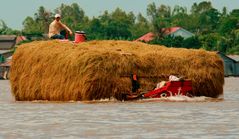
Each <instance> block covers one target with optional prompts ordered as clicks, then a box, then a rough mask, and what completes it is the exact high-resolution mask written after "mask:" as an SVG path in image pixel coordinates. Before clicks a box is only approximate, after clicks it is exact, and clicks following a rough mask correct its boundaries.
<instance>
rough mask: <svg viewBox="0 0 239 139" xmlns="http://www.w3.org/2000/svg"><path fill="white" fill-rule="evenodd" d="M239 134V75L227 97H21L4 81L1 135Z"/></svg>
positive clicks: (29, 138)
mask: <svg viewBox="0 0 239 139" xmlns="http://www.w3.org/2000/svg"><path fill="white" fill-rule="evenodd" d="M33 138H34V139H54V138H56V139H58V138H59V139H65V138H66V139H75V138H86V139H88V138H89V139H91V138H93V139H98V138H102V139H107V138H109V139H111V138H116V139H118V138H124V139H125V138H126V139H127V138H128V139H134V138H135V139H138V138H148V139H153V138H160V139H161V138H167V139H192V138H197V139H239V78H232V77H231V78H225V85H224V96H223V99H210V98H206V97H198V98H186V97H174V98H169V99H167V100H165V99H164V100H162V99H153V100H140V101H134V102H119V101H108V100H102V101H96V102H68V103H59V102H58V103H57V102H16V101H15V100H14V98H13V97H12V95H11V91H10V83H9V81H3V80H0V139H33Z"/></svg>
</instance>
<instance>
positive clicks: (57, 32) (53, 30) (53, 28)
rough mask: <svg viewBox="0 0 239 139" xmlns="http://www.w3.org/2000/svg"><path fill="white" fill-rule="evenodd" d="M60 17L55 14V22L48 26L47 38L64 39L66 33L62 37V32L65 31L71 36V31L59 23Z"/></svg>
mask: <svg viewBox="0 0 239 139" xmlns="http://www.w3.org/2000/svg"><path fill="white" fill-rule="evenodd" d="M60 19H61V15H60V14H56V15H55V20H54V21H53V22H52V23H51V24H50V26H49V34H48V36H49V38H51V39H66V38H67V37H66V36H65V35H66V32H65V35H62V34H61V32H62V31H67V32H69V34H70V35H72V31H71V30H70V29H69V28H68V27H67V26H66V25H65V24H63V23H61V21H60Z"/></svg>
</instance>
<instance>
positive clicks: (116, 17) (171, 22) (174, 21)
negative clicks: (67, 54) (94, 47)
mask: <svg viewBox="0 0 239 139" xmlns="http://www.w3.org/2000/svg"><path fill="white" fill-rule="evenodd" d="M56 13H60V14H61V15H62V22H63V23H65V24H67V25H68V26H69V27H70V28H71V29H72V30H73V31H76V30H84V31H85V32H86V33H87V38H88V40H103V39H114V40H135V39H137V38H139V37H140V36H142V35H144V34H146V33H148V32H154V34H156V39H155V40H154V41H152V42H150V43H153V44H162V45H165V46H168V47H183V48H196V49H198V48H203V49H206V50H211V51H221V52H223V53H227V54H239V9H233V10H232V11H228V10H227V8H226V7H223V9H220V10H218V9H215V8H214V7H213V6H212V4H211V2H210V1H203V2H200V3H194V4H193V5H192V6H191V9H189V10H188V9H187V8H186V7H182V6H179V5H176V6H175V7H170V6H167V5H163V4H162V5H156V4H155V3H151V4H149V5H148V6H147V16H146V17H145V16H143V14H141V13H139V14H137V15H135V14H134V13H133V12H125V11H124V10H122V9H120V8H116V9H115V10H113V11H112V12H109V11H104V12H103V13H102V14H101V15H99V16H97V17H92V18H89V17H88V16H87V15H86V14H85V12H84V10H83V9H82V8H81V7H80V5H79V4H77V3H73V4H71V5H67V4H61V5H60V6H59V7H57V8H56V9H55V10H54V11H49V10H46V9H45V8H44V7H43V6H40V7H39V9H38V10H37V11H36V13H35V14H34V16H33V17H30V16H28V17H26V18H25V20H24V21H23V29H22V30H20V31H17V30H12V29H10V28H8V27H7V25H6V24H5V23H4V21H2V20H0V34H23V35H29V34H35V35H37V34H38V35H41V34H47V33H48V27H49V24H50V23H51V22H52V21H53V17H54V14H56ZM173 26H180V27H182V28H184V29H186V30H188V31H190V32H192V33H194V34H195V36H193V37H191V38H187V39H183V38H182V37H170V36H165V35H164V33H163V28H167V27H173Z"/></svg>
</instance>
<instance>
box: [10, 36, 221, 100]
mask: <svg viewBox="0 0 239 139" xmlns="http://www.w3.org/2000/svg"><path fill="white" fill-rule="evenodd" d="M223 73H224V69H223V62H222V60H221V59H220V58H219V56H218V55H217V54H216V53H215V52H208V51H205V50H195V49H183V48H167V47H164V46H159V45H149V44H145V43H141V42H130V41H89V42H83V43H79V44H75V43H73V42H61V41H57V40H53V41H36V42H32V43H27V44H23V45H21V46H19V47H18V49H17V50H16V52H15V54H14V55H13V59H12V66H11V75H10V82H11V89H12V94H13V95H14V97H15V99H16V100H17V101H32V100H49V101H71V100H73V101H85V100H87V101H88V100H100V99H111V98H114V99H117V100H122V99H124V94H127V93H130V92H132V81H131V78H130V76H131V75H137V77H138V83H139V84H140V88H139V90H141V91H138V93H141V92H142V91H147V90H153V89H154V88H155V86H156V84H157V83H159V82H161V81H164V80H167V79H168V76H169V75H177V76H179V77H183V78H184V79H189V80H190V81H191V83H192V85H191V86H192V91H191V92H190V93H191V94H192V95H193V96H207V97H213V98H217V97H219V96H220V95H222V94H223V84H224V74H223Z"/></svg>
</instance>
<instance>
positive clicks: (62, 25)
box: [59, 22, 72, 35]
mask: <svg viewBox="0 0 239 139" xmlns="http://www.w3.org/2000/svg"><path fill="white" fill-rule="evenodd" d="M59 24H60V25H61V27H62V28H64V29H65V30H67V31H68V32H69V33H70V35H72V31H71V30H70V29H69V28H68V27H67V26H66V25H65V24H63V23H61V22H59Z"/></svg>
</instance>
